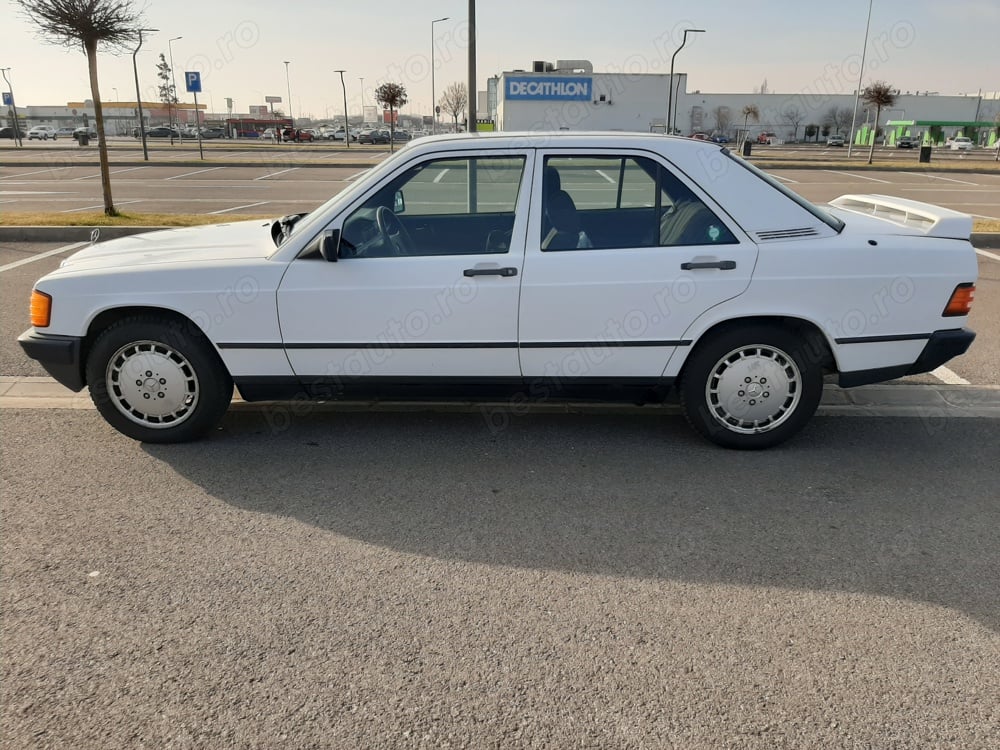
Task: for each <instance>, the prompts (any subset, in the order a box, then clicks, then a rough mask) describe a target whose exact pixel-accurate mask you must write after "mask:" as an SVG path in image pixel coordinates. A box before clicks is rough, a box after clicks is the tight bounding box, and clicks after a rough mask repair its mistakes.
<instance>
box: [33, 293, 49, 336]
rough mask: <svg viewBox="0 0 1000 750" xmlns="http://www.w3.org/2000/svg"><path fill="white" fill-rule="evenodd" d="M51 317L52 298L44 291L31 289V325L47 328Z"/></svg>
mask: <svg viewBox="0 0 1000 750" xmlns="http://www.w3.org/2000/svg"><path fill="white" fill-rule="evenodd" d="M51 318H52V298H51V297H50V296H49V295H47V294H46V293H45V292H40V291H38V290H37V289H32V290H31V325H33V326H34V327H35V328H48V327H49V320H51Z"/></svg>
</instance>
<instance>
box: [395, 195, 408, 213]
mask: <svg viewBox="0 0 1000 750" xmlns="http://www.w3.org/2000/svg"><path fill="white" fill-rule="evenodd" d="M405 210H406V201H405V200H403V191H402V190H397V191H396V194H395V195H394V196H393V198H392V212H393V213H394V214H401V213H403V211H405Z"/></svg>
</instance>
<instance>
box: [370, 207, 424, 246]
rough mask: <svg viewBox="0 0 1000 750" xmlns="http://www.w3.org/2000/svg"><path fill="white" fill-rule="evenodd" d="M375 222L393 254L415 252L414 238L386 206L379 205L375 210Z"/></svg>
mask: <svg viewBox="0 0 1000 750" xmlns="http://www.w3.org/2000/svg"><path fill="white" fill-rule="evenodd" d="M375 223H376V224H377V225H378V231H379V232H380V233H381V235H382V238H383V240H384V241H385V244H386V245H387V246H388V247H389V249H390V250H391V251H392V254H393V255H411V254H412V253H413V249H414V245H413V239H412V238H411V237H410V233H409V232H407V231H406V227H404V226H403V222H401V221H400V220H399V217H398V216H396V214H394V213H393V212H392V211H390V210H389V209H388V208H386V207H385V206H379V207H378V209H377V210H376V211H375Z"/></svg>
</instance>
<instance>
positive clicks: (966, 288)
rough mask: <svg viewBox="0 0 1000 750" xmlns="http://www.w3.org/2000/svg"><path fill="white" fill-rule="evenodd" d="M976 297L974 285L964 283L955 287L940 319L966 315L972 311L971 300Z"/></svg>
mask: <svg viewBox="0 0 1000 750" xmlns="http://www.w3.org/2000/svg"><path fill="white" fill-rule="evenodd" d="M975 296H976V285H975V284H972V283H969V282H966V283H965V284H959V285H958V286H956V287H955V291H954V292H952V293H951V299H949V300H948V304H947V305H945V308H944V312H943V313H941V315H942V317H945V318H953V317H956V316H960V315H968V314H969V311H970V310H971V309H972V299H973V297H975Z"/></svg>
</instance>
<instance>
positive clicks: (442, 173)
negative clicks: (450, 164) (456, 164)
mask: <svg viewBox="0 0 1000 750" xmlns="http://www.w3.org/2000/svg"><path fill="white" fill-rule="evenodd" d="M448 171H449V170H447V169H442V170H441V171H440V172H438V176H437V177H435V178H434V183H435V184H437V183H439V182H441V178H442V177H444V176H445V175H446V174H448Z"/></svg>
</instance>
